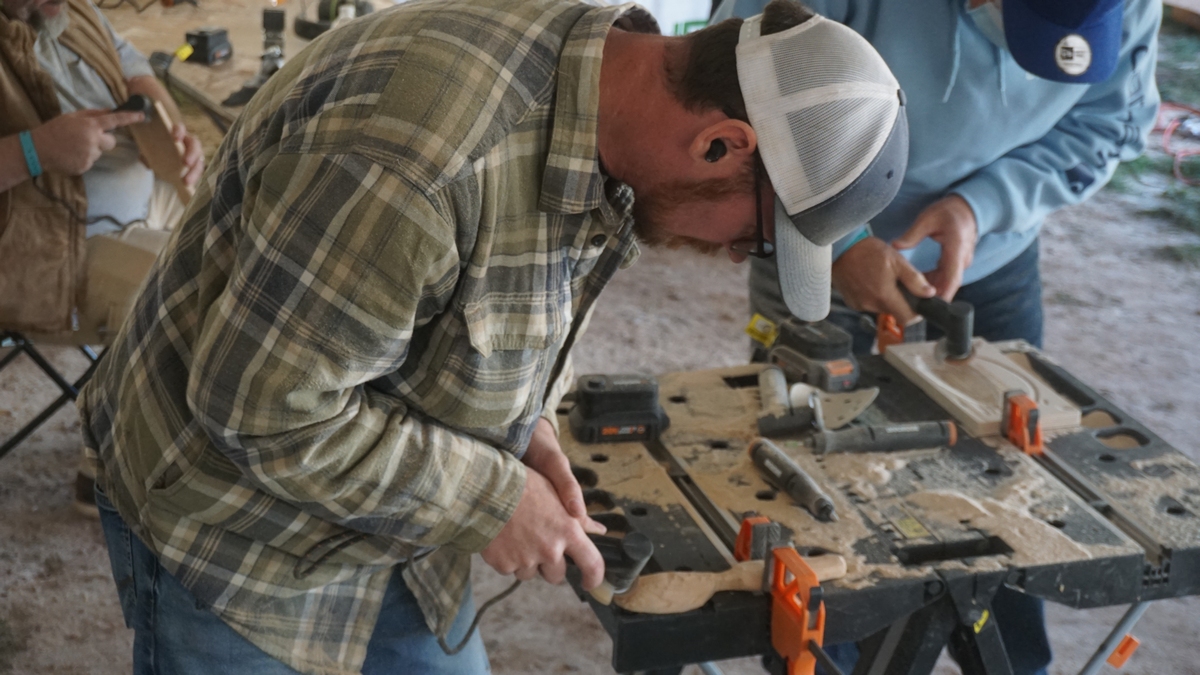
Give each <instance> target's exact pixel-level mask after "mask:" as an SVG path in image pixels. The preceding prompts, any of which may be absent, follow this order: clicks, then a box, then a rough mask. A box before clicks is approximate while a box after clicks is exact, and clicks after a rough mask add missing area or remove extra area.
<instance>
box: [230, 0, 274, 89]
mask: <svg viewBox="0 0 1200 675" xmlns="http://www.w3.org/2000/svg"><path fill="white" fill-rule="evenodd" d="M286 30H287V15H286V14H285V13H284V11H283V10H282V9H269V8H268V9H264V10H263V51H262V62H261V64H260V65H259V67H258V72H257V73H256V74H255V75H254V77H252V78H250V79H249V80H246V81H245V82H244V83H243V84H242V88H241V89H238V90H237V91H235V92H233V93H232V94H230V95H229V97H228V98H226V99H225V100H224V101H221V105H223V106H228V107H231V108H233V107H237V106H241V105H246V104H247V103H249V102H250V99H252V98H254V95H255V94H257V93H258V90H259V89H261V88H262V86H263V85H264V84H266V83H267V80H268V79H270V77H271V76H272V75H274V74H275V73H277V72H279V69H280V68H282V67H283V64H284V62H285V59H284V56H283V34H284V32H285V31H286Z"/></svg>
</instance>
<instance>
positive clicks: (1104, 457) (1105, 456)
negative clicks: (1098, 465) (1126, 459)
mask: <svg viewBox="0 0 1200 675" xmlns="http://www.w3.org/2000/svg"><path fill="white" fill-rule="evenodd" d="M1097 459H1099V460H1100V461H1101V462H1115V461H1117V458H1116V457H1115V456H1113V455H1110V454H1108V453H1107V452H1106V453H1104V454H1103V455H1100V456H1099V457H1098V458H1097Z"/></svg>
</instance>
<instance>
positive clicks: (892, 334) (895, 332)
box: [875, 314, 904, 354]
mask: <svg viewBox="0 0 1200 675" xmlns="http://www.w3.org/2000/svg"><path fill="white" fill-rule="evenodd" d="M875 342H876V343H877V344H878V345H879V353H880V354H882V353H884V352H886V351H887V348H888V347H891V346H892V345H898V344H903V343H904V326H901V325H900V322H899V321H897V320H896V317H894V316H892V315H891V314H880V315H879V316H878V317H876V319H875Z"/></svg>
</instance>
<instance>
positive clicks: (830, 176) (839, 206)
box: [737, 14, 908, 321]
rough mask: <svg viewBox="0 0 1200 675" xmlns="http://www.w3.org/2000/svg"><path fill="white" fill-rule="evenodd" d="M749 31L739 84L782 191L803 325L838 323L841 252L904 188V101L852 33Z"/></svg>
mask: <svg viewBox="0 0 1200 675" xmlns="http://www.w3.org/2000/svg"><path fill="white" fill-rule="evenodd" d="M761 27H762V15H761V14H759V15H758V16H755V17H752V18H749V19H746V20H745V22H744V23H742V29H741V34H740V36H739V38H738V46H737V69H738V83H739V84H740V86H741V89H742V98H743V99H744V100H745V102H746V113H747V115H748V116H749V118H750V126H752V127H753V128H754V131H755V133H756V134H757V135H758V150H759V154H760V155H761V156H762V161H763V165H764V166H765V167H766V169H767V175H768V176H770V178H771V184H772V185H773V186H774V188H775V258H776V261H777V263H778V266H779V284H780V286H781V287H782V289H783V299H784V301H785V302H786V303H787V306H788V309H789V310H791V312H792V314H794V315H795V316H796V317H797V318H800V319H802V320H804V321H819V320H821V319H824V318H825V316H826V315H827V314H829V294H830V281H831V274H830V266H831V265H832V244H833V243H834V242H835V241H837V240H838V239H840V238H842V237H843V236H845V235H846V234H849V233H850V232H851V231H853V230H854V229H855V228H856V227H858V226H860V225H864V224H866V223H867V222H868V221H870V219H871V218H874V217H875V215H876V214H878V213H879V212H880V211H882V210H883V209H884V207H886V206H887V205H888V203H889V202H890V201H892V198H893V197H895V196H896V191H897V190H899V189H900V182H901V181H902V180H903V179H904V169H905V167H906V166H907V164H908V122H907V118H906V117H905V113H904V107H905V106H904V94H903V92H901V90H900V84H899V83H898V82H897V81H896V78H895V76H893V75H892V72H891V71H890V70H889V69H888V67H887V64H885V63H884V62H883V58H882V57H880V56H879V53H878V52H876V51H875V48H874V47H872V46H871V44H870V43H869V42H867V41H866V40H865V39H864V38H863V37H862V36H860V35H859V34H858V33H855V32H854V31H853V30H851V29H850V28H847V27H846V26H843V25H841V24H839V23H836V22H833V21H830V20H828V19H825V18H824V17H822V16H820V15H816V16H813V17H812V18H810V19H808V20H806V21H805V22H804V23H801V24H800V25H798V26H795V27H793V28H790V29H788V30H786V31H783V32H780V33H772V34H771V35H762V34H761V32H762V31H761Z"/></svg>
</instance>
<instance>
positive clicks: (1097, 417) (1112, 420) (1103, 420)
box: [1081, 408, 1121, 429]
mask: <svg viewBox="0 0 1200 675" xmlns="http://www.w3.org/2000/svg"><path fill="white" fill-rule="evenodd" d="M1081 422H1082V424H1083V426H1085V427H1087V428H1089V429H1104V428H1107V427H1115V426H1117V425H1118V424H1120V423H1121V420H1120V419H1119V418H1118V417H1117V416H1116V415H1114V414H1112V413H1110V412H1108V411H1107V410H1104V409H1103V408H1096V409H1095V410H1092V411H1091V412H1089V413H1088V414H1086V415H1084V416H1083V419H1082V420H1081Z"/></svg>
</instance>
